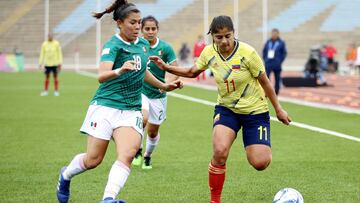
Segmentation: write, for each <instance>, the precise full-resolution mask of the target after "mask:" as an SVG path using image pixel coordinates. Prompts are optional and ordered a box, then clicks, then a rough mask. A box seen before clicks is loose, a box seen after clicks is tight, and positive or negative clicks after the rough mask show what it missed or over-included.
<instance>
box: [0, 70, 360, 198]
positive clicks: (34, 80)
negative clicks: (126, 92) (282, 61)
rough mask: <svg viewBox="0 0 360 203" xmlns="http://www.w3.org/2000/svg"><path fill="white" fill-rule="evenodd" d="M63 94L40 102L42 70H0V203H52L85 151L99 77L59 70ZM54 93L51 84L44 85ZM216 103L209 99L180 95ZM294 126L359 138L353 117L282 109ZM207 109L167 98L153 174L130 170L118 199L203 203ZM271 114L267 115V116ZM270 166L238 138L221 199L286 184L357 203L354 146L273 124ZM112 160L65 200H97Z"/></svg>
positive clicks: (358, 149)
mask: <svg viewBox="0 0 360 203" xmlns="http://www.w3.org/2000/svg"><path fill="white" fill-rule="evenodd" d="M60 82H61V84H60V86H61V90H60V92H61V96H60V97H54V96H52V95H51V94H50V96H48V97H40V96H39V93H40V91H41V88H42V83H43V75H42V74H40V73H17V74H9V73H0V98H1V99H0V101H1V106H0V129H1V134H0V185H1V187H0V202H21V201H26V202H56V197H55V188H56V183H57V177H58V171H59V169H60V168H61V167H62V166H64V165H67V164H68V163H69V161H70V160H71V159H72V158H73V156H74V155H75V154H78V153H80V152H83V151H84V150H85V149H86V136H83V135H81V134H80V133H79V128H80V126H81V124H82V121H83V119H84V117H85V114H86V111H87V108H88V104H89V101H90V99H91V97H92V96H93V94H94V92H95V90H96V88H97V86H98V84H97V81H96V79H94V78H88V77H85V76H80V75H77V74H74V73H70V72H62V73H61V79H60ZM51 87H52V84H51ZM177 93H179V94H185V95H189V96H193V97H197V98H201V99H206V100H209V101H213V102H215V100H216V93H215V92H213V91H207V90H200V89H196V88H190V87H186V88H185V89H183V90H179V91H177ZM283 106H284V108H285V109H286V110H287V111H288V112H289V113H290V115H291V116H292V118H293V119H294V120H295V121H298V122H303V123H306V124H310V125H314V126H317V127H322V128H325V129H329V130H335V131H337V132H342V133H347V134H349V135H352V136H357V137H360V135H359V132H360V126H359V123H360V116H359V115H352V114H345V113H339V112H334V111H329V110H323V109H321V110H320V109H316V108H311V107H304V106H299V105H294V104H289V103H283ZM212 114H213V107H211V106H206V105H203V104H198V103H192V102H189V101H185V100H181V99H178V98H173V97H169V99H168V119H167V121H166V122H165V123H164V125H163V126H162V127H161V135H162V137H161V142H160V145H159V146H158V148H157V149H156V152H155V153H154V155H153V164H154V165H153V166H154V169H153V170H150V171H143V170H141V169H140V168H132V171H131V175H130V177H129V179H128V181H127V183H126V185H125V188H124V189H123V190H122V191H121V193H120V197H121V198H122V199H125V200H126V201H127V202H130V203H131V202H135V203H137V202H164V203H168V202H194V203H198V202H204V203H205V202H208V198H209V191H208V186H207V165H208V162H209V160H210V158H211V153H212V151H211V150H212V149H211V128H212V127H211V124H212V119H211V118H212ZM272 115H273V114H272ZM271 135H272V146H273V147H272V148H273V163H272V164H271V165H270V167H269V168H268V169H267V170H265V171H262V172H258V171H256V170H254V169H253V168H252V167H251V166H250V165H249V164H248V163H247V161H246V158H245V154H244V149H243V146H242V140H241V136H239V138H238V140H237V141H236V142H235V144H234V145H233V147H232V151H231V154H230V157H229V160H228V163H227V174H226V182H225V186H224V190H223V202H224V203H227V202H229V203H233V202H271V201H272V198H273V196H274V195H275V193H276V192H277V191H278V190H280V189H281V188H284V187H293V188H296V189H297V190H299V191H300V192H301V193H302V194H303V196H304V198H305V202H360V156H359V154H360V143H359V142H354V141H351V140H345V139H342V138H337V137H333V136H330V135H325V134H320V133H316V132H312V131H309V130H306V129H301V128H297V127H294V126H284V125H281V124H280V123H277V122H272V129H271ZM114 159H115V149H114V145H113V143H112V144H111V145H110V147H109V149H108V153H107V155H106V157H105V160H104V162H103V163H102V164H101V165H100V166H99V167H98V168H96V169H94V170H92V171H88V172H86V173H84V174H81V175H79V176H78V177H75V178H74V179H73V181H72V194H71V195H72V196H71V201H70V202H98V201H99V200H100V199H101V198H102V194H103V190H104V187H105V184H106V181H107V176H108V171H109V169H110V167H111V164H112V163H113V161H114Z"/></svg>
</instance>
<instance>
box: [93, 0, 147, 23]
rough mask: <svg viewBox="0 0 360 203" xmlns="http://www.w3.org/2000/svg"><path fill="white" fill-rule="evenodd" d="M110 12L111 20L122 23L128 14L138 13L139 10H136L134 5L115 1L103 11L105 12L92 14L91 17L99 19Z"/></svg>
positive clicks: (123, 1) (125, 1)
mask: <svg viewBox="0 0 360 203" xmlns="http://www.w3.org/2000/svg"><path fill="white" fill-rule="evenodd" d="M111 12H114V13H113V19H114V20H115V21H117V20H121V21H123V20H124V19H125V18H126V17H127V16H128V14H129V13H130V12H135V13H139V12H140V10H139V9H137V8H136V6H135V4H132V3H128V2H127V0H115V2H114V3H113V4H111V6H109V7H107V8H106V9H105V11H103V12H100V13H96V12H94V13H93V17H94V18H97V19H100V18H101V17H102V16H103V15H105V14H107V13H111Z"/></svg>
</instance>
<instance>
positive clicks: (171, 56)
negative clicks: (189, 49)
mask: <svg viewBox="0 0 360 203" xmlns="http://www.w3.org/2000/svg"><path fill="white" fill-rule="evenodd" d="M175 60H176V54H175V52H174V49H173V48H172V47H171V46H170V45H168V46H166V63H172V62H174V61H175Z"/></svg>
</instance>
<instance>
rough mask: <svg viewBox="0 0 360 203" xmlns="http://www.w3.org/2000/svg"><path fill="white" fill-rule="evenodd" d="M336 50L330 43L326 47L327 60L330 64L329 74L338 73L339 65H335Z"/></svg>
mask: <svg viewBox="0 0 360 203" xmlns="http://www.w3.org/2000/svg"><path fill="white" fill-rule="evenodd" d="M336 52H337V51H336V48H335V47H334V46H333V45H331V44H330V43H329V44H327V45H326V47H325V56H326V58H327V63H328V71H329V72H336V71H337V65H336V63H335V60H334V58H335V54H336Z"/></svg>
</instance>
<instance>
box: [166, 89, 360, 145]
mask: <svg viewBox="0 0 360 203" xmlns="http://www.w3.org/2000/svg"><path fill="white" fill-rule="evenodd" d="M167 94H168V95H170V96H173V97H177V98H180V99H185V100H188V101H192V102H196V103H200V104H205V105H208V106H215V103H214V102H209V101H206V100H202V99H197V98H194V97H189V96H185V95H181V94H176V93H173V92H168V93H167ZM270 119H271V120H272V121H277V122H280V121H278V119H277V118H275V117H272V116H270ZM290 125H291V126H296V127H299V128H304V129H308V130H311V131H315V132H319V133H323V134H328V135H332V136H336V137H341V138H344V139H348V140H353V141H356V142H360V138H357V137H353V136H351V135H346V134H343V133H338V132H335V131H331V130H326V129H323V128H318V127H315V126H311V125H307V124H304V123H299V122H294V121H292V122H291V123H290Z"/></svg>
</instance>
